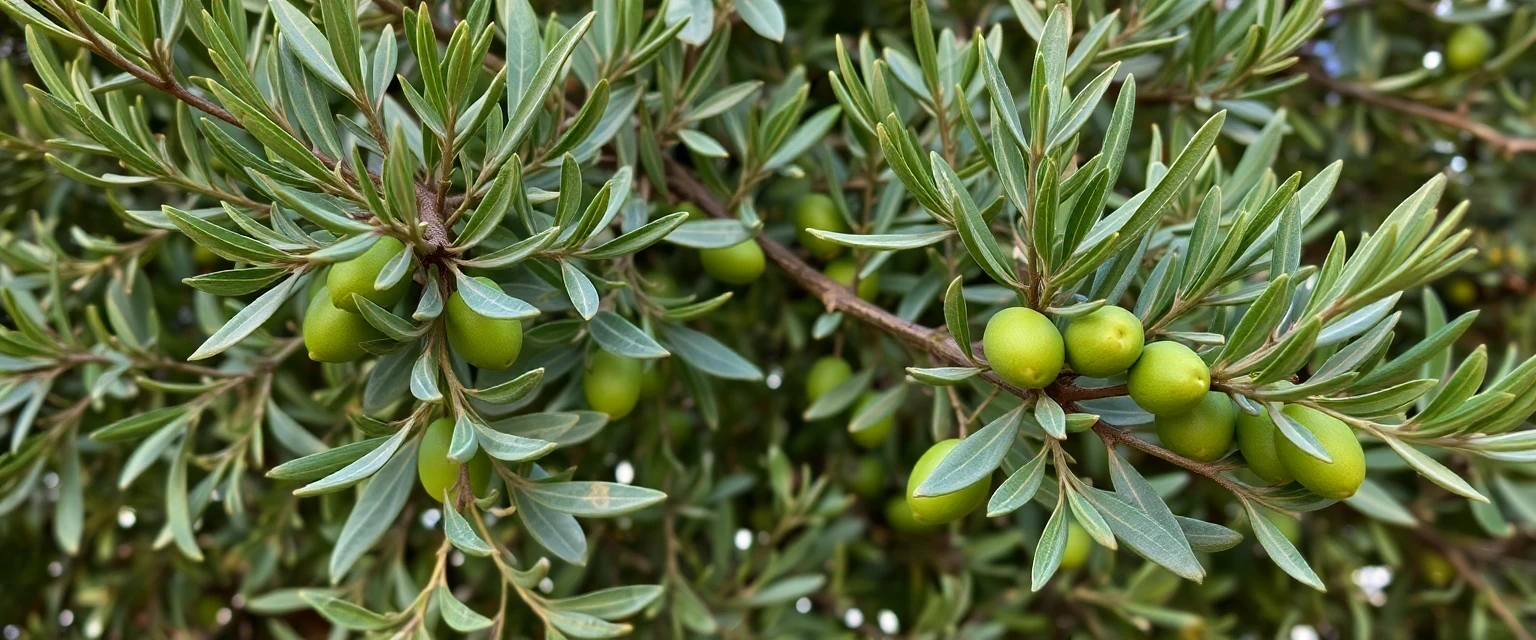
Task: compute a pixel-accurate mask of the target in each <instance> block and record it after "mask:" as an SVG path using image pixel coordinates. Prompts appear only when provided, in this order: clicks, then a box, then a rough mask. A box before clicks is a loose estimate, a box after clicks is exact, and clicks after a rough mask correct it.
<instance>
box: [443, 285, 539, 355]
mask: <svg viewBox="0 0 1536 640" xmlns="http://www.w3.org/2000/svg"><path fill="white" fill-rule="evenodd" d="M475 280H478V281H480V282H481V283H484V284H485V285H486V286H489V287H491V288H493V289H496V290H497V291H501V286H500V285H498V284H496V282H495V281H493V280H491V279H490V278H486V277H483V276H482V277H479V278H475ZM444 313H446V314H447V316H448V344H449V345H450V346H452V347H453V351H454V353H457V354H459V356H460V357H462V358H464V361H465V362H468V363H470V364H472V365H475V366H477V367H480V368H481V369H494V370H497V371H500V370H502V369H505V368H507V367H510V366H512V362H513V361H515V360H517V354H519V353H521V352H522V350H523V324H522V321H520V320H517V319H512V318H487V317H485V316H482V315H480V314H478V313H475V310H474V309H471V308H469V303H467V302H464V294H461V293H459V292H457V291H455V292H453V295H451V296H448V307H447V309H446V310H445V311H444Z"/></svg>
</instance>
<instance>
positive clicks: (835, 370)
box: [805, 356, 853, 402]
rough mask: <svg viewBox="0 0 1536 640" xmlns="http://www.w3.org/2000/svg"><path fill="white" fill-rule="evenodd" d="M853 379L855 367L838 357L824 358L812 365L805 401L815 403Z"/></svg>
mask: <svg viewBox="0 0 1536 640" xmlns="http://www.w3.org/2000/svg"><path fill="white" fill-rule="evenodd" d="M852 377H853V367H852V366H850V365H849V364H848V361H847V360H844V359H842V358H839V357H837V356H823V357H821V358H817V359H816V362H813V363H811V370H810V371H809V372H808V373H806V376H805V401H806V402H815V401H816V399H817V398H820V397H821V394H824V393H826V392H828V391H831V390H832V388H833V387H836V386H837V385H840V384H842V383H843V382H845V381H847V380H848V379H849V378H852Z"/></svg>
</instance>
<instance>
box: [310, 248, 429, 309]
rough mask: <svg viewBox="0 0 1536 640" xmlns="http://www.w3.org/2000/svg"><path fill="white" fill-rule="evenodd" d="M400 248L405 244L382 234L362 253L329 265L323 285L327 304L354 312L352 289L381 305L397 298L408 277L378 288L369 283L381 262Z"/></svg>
mask: <svg viewBox="0 0 1536 640" xmlns="http://www.w3.org/2000/svg"><path fill="white" fill-rule="evenodd" d="M404 250H405V245H404V244H401V242H400V241H399V240H396V239H394V238H391V237H389V236H384V237H382V238H379V241H378V242H375V243H373V246H371V247H368V250H367V251H364V252H363V254H362V255H360V256H358V257H356V258H353V259H351V260H348V261H346V262H340V263H337V264H334V265H331V271H330V273H328V274H326V276H325V286H326V288H328V289H330V290H331V304H333V305H336V308H337V309H341V310H343V311H351V312H353V313H357V302H355V301H353V300H352V294H354V293H355V294H357V295H360V296H362V297H364V298H367V299H368V300H369V301H370V302H372V303H374V304H376V305H379V306H381V307H385V308H388V307H390V306H393V305H394V304H395V303H396V302H399V301H400V299H401V298H403V297H405V292H406V290H407V289H409V288H410V286H411V281H410V279H409V278H401V279H400V281H399V282H397V283H395V284H394V286H392V287H390V288H388V289H384V290H382V291H381V290H379V289H375V288H374V287H373V283H374V281H375V280H377V279H378V277H379V272H380V271H383V270H384V265H385V264H388V263H389V261H390V259H392V258H394V257H395V256H397V255H399V254H400V252H401V251H404Z"/></svg>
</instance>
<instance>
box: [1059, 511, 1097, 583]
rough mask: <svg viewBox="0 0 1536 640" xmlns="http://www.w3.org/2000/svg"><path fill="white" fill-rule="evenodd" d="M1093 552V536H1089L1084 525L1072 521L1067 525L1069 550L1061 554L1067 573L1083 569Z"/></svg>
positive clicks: (1062, 564)
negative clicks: (1090, 553)
mask: <svg viewBox="0 0 1536 640" xmlns="http://www.w3.org/2000/svg"><path fill="white" fill-rule="evenodd" d="M1091 551H1093V536H1090V535H1088V530H1087V529H1084V528H1083V525H1080V524H1078V523H1077V520H1072V521H1071V523H1070V524H1068V525H1067V548H1066V549H1065V550H1064V551H1062V552H1061V568H1062V569H1064V570H1067V571H1071V570H1073V569H1077V568H1079V567H1082V566H1083V565H1084V564H1086V563H1087V562H1088V554H1089V552H1091Z"/></svg>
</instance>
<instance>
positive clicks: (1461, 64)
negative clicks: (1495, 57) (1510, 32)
mask: <svg viewBox="0 0 1536 640" xmlns="http://www.w3.org/2000/svg"><path fill="white" fill-rule="evenodd" d="M1492 52H1493V36H1491V35H1488V32H1487V31H1486V30H1484V29H1483V28H1482V27H1480V26H1477V25H1475V24H1464V25H1461V26H1459V27H1456V30H1455V31H1452V32H1451V37H1450V40H1448V41H1446V43H1445V57H1446V63H1447V64H1448V65H1450V67H1451V70H1452V71H1470V70H1472V69H1476V68H1478V67H1480V66H1483V61H1484V60H1487V59H1488V54H1489V53H1492Z"/></svg>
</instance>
